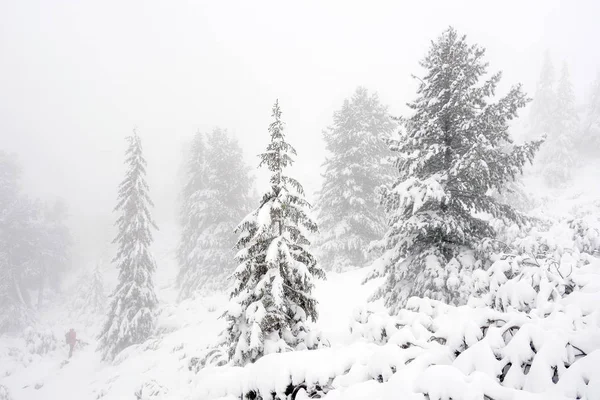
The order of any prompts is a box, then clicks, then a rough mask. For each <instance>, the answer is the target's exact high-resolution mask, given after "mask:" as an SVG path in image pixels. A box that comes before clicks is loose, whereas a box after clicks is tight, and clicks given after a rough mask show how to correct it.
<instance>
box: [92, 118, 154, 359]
mask: <svg viewBox="0 0 600 400" xmlns="http://www.w3.org/2000/svg"><path fill="white" fill-rule="evenodd" d="M127 142H128V144H129V146H128V149H127V152H126V161H125V163H126V165H127V167H128V168H127V172H126V176H125V179H124V180H123V181H122V182H121V184H120V185H119V196H118V201H117V206H116V207H115V211H117V212H120V214H121V215H120V216H119V218H118V219H117V222H116V225H117V228H118V233H117V237H116V238H115V240H114V242H115V243H116V244H117V246H118V250H117V255H116V256H115V258H114V259H113V262H114V263H116V264H117V268H118V269H119V282H118V284H117V287H116V289H115V291H114V292H113V294H112V295H111V297H112V301H111V304H110V307H109V310H108V316H107V320H106V322H105V323H104V327H103V329H102V333H101V334H100V336H99V346H98V350H99V351H101V352H102V358H103V359H104V360H112V359H114V357H115V356H116V355H117V354H118V353H119V352H120V351H122V350H123V349H125V348H126V347H128V346H130V345H132V344H137V343H141V342H143V341H144V340H146V339H147V338H148V337H149V336H150V335H151V334H152V331H153V329H154V323H155V321H154V313H153V310H154V309H155V308H156V306H157V304H158V300H157V298H156V294H155V292H154V284H153V282H152V273H153V272H154V270H155V269H156V264H155V261H154V258H153V257H152V255H151V254H150V249H149V247H150V245H151V243H152V232H151V229H152V228H155V229H156V224H155V223H154V221H153V220H152V217H151V215H150V210H149V208H150V206H151V205H152V201H151V200H150V197H149V193H148V192H149V188H148V184H147V183H146V178H145V176H146V160H145V159H144V157H143V154H142V142H141V139H140V137H139V135H138V134H137V132H136V131H135V130H134V132H133V135H131V136H129V137H127Z"/></svg>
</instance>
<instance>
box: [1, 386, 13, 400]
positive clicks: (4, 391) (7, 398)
mask: <svg viewBox="0 0 600 400" xmlns="http://www.w3.org/2000/svg"><path fill="white" fill-rule="evenodd" d="M0 400H13V398H12V396H11V395H10V392H9V391H8V388H7V387H6V386H3V385H0Z"/></svg>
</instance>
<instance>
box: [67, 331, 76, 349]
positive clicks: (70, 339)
mask: <svg viewBox="0 0 600 400" xmlns="http://www.w3.org/2000/svg"><path fill="white" fill-rule="evenodd" d="M65 338H66V339H67V344H70V345H71V346H74V345H75V343H76V342H77V334H76V333H75V331H73V330H71V331H69V332H67V334H66V335H65Z"/></svg>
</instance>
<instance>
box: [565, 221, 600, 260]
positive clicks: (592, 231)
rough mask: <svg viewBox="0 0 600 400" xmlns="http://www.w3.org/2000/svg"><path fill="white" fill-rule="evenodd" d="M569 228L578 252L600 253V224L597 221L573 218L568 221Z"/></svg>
mask: <svg viewBox="0 0 600 400" xmlns="http://www.w3.org/2000/svg"><path fill="white" fill-rule="evenodd" d="M594 222H595V224H594ZM594 225H595V226H594ZM569 227H570V228H571V229H573V241H574V242H575V246H576V248H577V249H578V250H579V251H580V252H582V253H588V254H595V253H597V252H600V223H599V222H598V220H597V219H596V220H595V221H594V220H592V219H587V218H575V219H572V220H571V221H569Z"/></svg>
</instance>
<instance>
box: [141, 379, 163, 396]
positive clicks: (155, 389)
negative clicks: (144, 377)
mask: <svg viewBox="0 0 600 400" xmlns="http://www.w3.org/2000/svg"><path fill="white" fill-rule="evenodd" d="M168 392H169V389H168V388H166V387H164V386H162V385H161V384H159V383H158V382H156V381H155V380H154V379H153V380H151V381H148V382H144V383H143V384H142V385H141V386H140V388H139V389H138V390H136V391H135V393H134V394H135V398H136V400H162V399H164V398H165V395H166V394H167V393H168Z"/></svg>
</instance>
